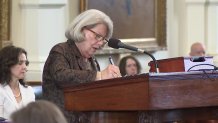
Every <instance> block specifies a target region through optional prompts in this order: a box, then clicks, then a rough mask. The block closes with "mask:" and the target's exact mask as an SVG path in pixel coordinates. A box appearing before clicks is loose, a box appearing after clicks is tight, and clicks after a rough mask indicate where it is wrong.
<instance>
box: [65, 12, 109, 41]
mask: <svg viewBox="0 0 218 123" xmlns="http://www.w3.org/2000/svg"><path fill="white" fill-rule="evenodd" d="M97 24H104V25H105V26H107V35H106V38H107V39H109V38H111V36H112V33H113V22H112V20H111V19H110V17H109V16H107V15H106V14H105V13H103V12H101V11H99V10H96V9H90V10H86V11H84V12H82V13H81V14H79V15H78V16H77V17H76V18H75V19H74V20H73V22H72V23H71V24H70V25H69V27H68V28H67V30H66V32H65V36H66V38H67V39H72V40H73V41H76V42H79V41H83V40H84V38H85V37H84V34H83V33H82V29H83V28H84V27H87V26H90V27H95V26H96V25H97Z"/></svg>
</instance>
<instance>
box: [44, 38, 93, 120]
mask: <svg viewBox="0 0 218 123" xmlns="http://www.w3.org/2000/svg"><path fill="white" fill-rule="evenodd" d="M96 74H97V70H96V66H95V64H94V61H93V59H92V58H90V59H89V61H88V62H87V61H85V60H84V58H83V57H82V55H81V53H80V52H79V49H78V48H77V46H76V45H75V43H74V41H71V40H68V41H67V42H64V43H59V44H57V45H55V46H54V47H53V48H52V49H51V51H50V53H49V56H48V58H47V60H46V62H45V66H44V69H43V84H42V89H43V97H44V99H46V100H49V101H51V102H53V103H55V104H56V105H58V106H59V107H60V108H61V109H62V111H63V112H64V114H65V116H66V118H67V120H68V122H69V123H77V122H79V121H78V117H79V114H80V113H78V112H77V113H76V112H68V111H66V110H65V109H64V94H63V90H62V88H63V87H64V86H73V85H77V84H79V83H85V82H90V81H94V80H95V78H96Z"/></svg>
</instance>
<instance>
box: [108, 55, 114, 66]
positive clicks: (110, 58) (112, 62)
mask: <svg viewBox="0 0 218 123" xmlns="http://www.w3.org/2000/svg"><path fill="white" fill-rule="evenodd" d="M109 62H110V63H111V64H112V65H114V61H113V59H112V57H111V56H109Z"/></svg>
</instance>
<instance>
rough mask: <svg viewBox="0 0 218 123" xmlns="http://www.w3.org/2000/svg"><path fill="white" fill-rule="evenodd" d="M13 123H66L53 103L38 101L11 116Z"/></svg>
mask: <svg viewBox="0 0 218 123" xmlns="http://www.w3.org/2000/svg"><path fill="white" fill-rule="evenodd" d="M11 119H12V122H13V123H67V121H66V118H65V117H64V115H63V113H62V112H61V110H60V109H59V108H58V107H57V106H56V105H55V104H53V103H51V102H49V101H45V100H38V101H36V102H32V103H29V104H28V105H27V106H25V107H23V108H21V109H19V110H18V111H16V112H14V113H13V114H12V115H11Z"/></svg>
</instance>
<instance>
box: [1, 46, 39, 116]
mask: <svg viewBox="0 0 218 123" xmlns="http://www.w3.org/2000/svg"><path fill="white" fill-rule="evenodd" d="M28 64H29V62H28V60H27V53H26V51H25V50H24V49H22V48H19V47H15V46H7V47H5V48H3V49H1V50H0V117H3V118H5V119H9V117H10V115H11V114H12V113H13V112H14V111H16V110H17V109H19V108H21V107H23V106H26V105H27V104H28V103H30V102H33V101H35V95H34V91H33V89H32V88H31V87H30V86H27V85H26V84H25V82H24V77H25V73H26V72H27V65H28Z"/></svg>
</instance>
